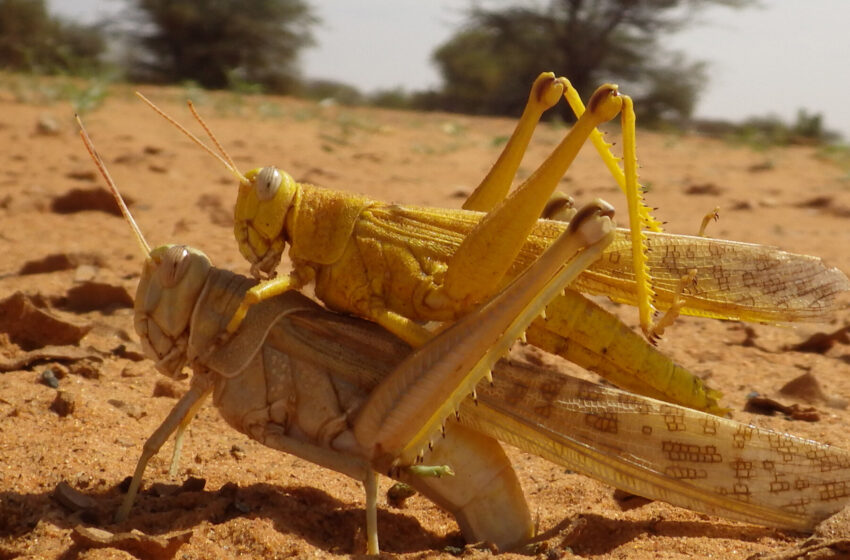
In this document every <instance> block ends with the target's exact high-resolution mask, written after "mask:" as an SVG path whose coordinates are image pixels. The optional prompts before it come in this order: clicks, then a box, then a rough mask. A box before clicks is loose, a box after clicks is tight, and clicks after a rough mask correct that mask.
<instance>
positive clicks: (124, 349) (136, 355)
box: [112, 344, 145, 377]
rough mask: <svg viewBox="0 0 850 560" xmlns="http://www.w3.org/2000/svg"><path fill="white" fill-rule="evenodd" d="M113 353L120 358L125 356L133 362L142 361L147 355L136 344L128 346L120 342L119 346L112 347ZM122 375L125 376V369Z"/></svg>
mask: <svg viewBox="0 0 850 560" xmlns="http://www.w3.org/2000/svg"><path fill="white" fill-rule="evenodd" d="M112 353H113V354H115V355H116V356H118V357H119V358H125V359H127V360H130V361H133V362H141V361H142V360H144V359H145V355H144V354H142V352H141V350H139V349H138V346H137V345H136V344H132V345H131V346H130V347H128V346H127V345H126V344H119V345H118V346H116V347H115V348H113V349H112ZM124 369H127V368H124ZM121 375H122V377H124V372H123V371H122V372H121Z"/></svg>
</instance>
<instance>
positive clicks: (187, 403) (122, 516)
mask: <svg viewBox="0 0 850 560" xmlns="http://www.w3.org/2000/svg"><path fill="white" fill-rule="evenodd" d="M196 379H198V378H197V377H195V378H193V379H192V380H193V384H192V386H191V387H189V391H187V392H186V394H185V395H183V397H182V398H181V399H180V400H179V401H177V404H176V405H175V406H174V408H172V409H171V412H169V413H168V416H166V418H165V420H163V422H162V424H160V426H159V428H157V429H156V431H155V432H154V433H153V434H151V436H150V437H149V438H148V439H147V441H145V445H144V447H143V449H142V455H141V456H140V457H139V462H138V463H136V470H135V471H134V472H133V480H132V481H131V482H130V488H129V489H128V490H127V494H126V495H125V496H124V501H123V502H121V507H120V508H118V511H117V512H116V513H115V521H116V522H118V523H120V522H122V521H124V520H126V519H127V516H128V515H129V514H130V508H131V507H133V501H134V500H135V499H136V494H137V493H138V491H139V487H140V486H141V484H142V476H144V474H145V468H146V467H147V465H148V461H150V460H151V457H153V456H154V455H156V453H157V452H158V451H159V449H160V448H161V447H162V446H163V444H165V442H166V441H168V438H169V437H171V434H173V433H174V432H175V430H177V429H178V428H181V429H183V428H185V424H188V422H189V421H190V420H191V419H192V417H193V416H194V415H195V412H197V409H198V407H199V406H200V404H201V403H202V402H203V401H204V399H205V398H206V397H207V395H209V394H210V392H211V391H212V387H206V386H205V385H203V384H200V383H194V381H195V380H196ZM178 456H179V448H177V447H175V455H174V456H173V461H172V463H173V462H174V461H176V459H177V457H178Z"/></svg>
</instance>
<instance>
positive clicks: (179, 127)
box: [136, 91, 250, 185]
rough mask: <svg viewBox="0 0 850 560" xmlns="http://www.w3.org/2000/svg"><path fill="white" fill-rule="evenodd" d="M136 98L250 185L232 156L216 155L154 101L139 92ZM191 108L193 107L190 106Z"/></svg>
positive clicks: (241, 180) (216, 142)
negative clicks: (237, 167)
mask: <svg viewBox="0 0 850 560" xmlns="http://www.w3.org/2000/svg"><path fill="white" fill-rule="evenodd" d="M136 97H138V98H139V99H141V100H142V101H144V102H145V103H147V105H148V107H150V108H151V109H153V110H154V111H156V113H157V114H158V115H159V116H160V117H162V118H164V119H165V120H167V121H168V122H170V123H171V124H172V125H173V126H174V127H176V128H177V130H179V131H180V132H182V133H183V134H185V135H186V136H187V137H188V138H189V140H191V141H192V142H194V143H195V144H197V145H198V146H200V147H201V148H203V149H204V150H205V151H206V152H207V153H208V154H210V155H211V156H213V157H214V158H215V159H217V160H218V161H220V162H221V163H222V165H224V167H225V168H226V169H227V170H228V171H230V173H231V174H232V175H233V176H234V177H236V178H237V179H239V182H240V183H242V184H243V185H247V184H250V181H249V180H248V179H247V178H246V177H245V176H244V175H242V173H240V172H239V170H238V169H236V165H234V164H233V160H231V159H230V156H227V159H225V158H223V157H221V156H220V155H219V154H217V153H216V151H215V150H213V149H212V148H210V147H209V146H207V145H206V144H204V143H203V141H202V140H201V139H200V138H198V137H197V136H195V135H194V134H192V133H191V132H189V130H188V129H187V128H186V127H184V126H183V125H182V124H180V123H179V122H177V121H176V120H175V119H174V118H172V117H171V116H169V115H168V114H166V113H165V111H163V110H162V109H160V108H159V107H157V106H156V105H154V103H153V101H151V100H150V99H148V98H147V97H145V96H144V95H142V94H141V93H140V92H138V91H137V92H136ZM190 107H191V105H190ZM193 112H194V111H193ZM203 126H204V130H206V131H207V134H209V135H210V137H212V138H213V142H215V144H216V146H217V147H218V149H219V150H221V149H222V148H221V146H219V144H218V141H217V140H215V137H213V136H212V134H211V133H210V131H209V130H208V129H207V127H206V125H203ZM223 151H224V150H222V152H223Z"/></svg>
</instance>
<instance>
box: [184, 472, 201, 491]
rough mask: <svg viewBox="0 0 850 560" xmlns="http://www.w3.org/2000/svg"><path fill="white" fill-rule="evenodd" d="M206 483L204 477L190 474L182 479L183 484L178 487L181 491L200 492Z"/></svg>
mask: <svg viewBox="0 0 850 560" xmlns="http://www.w3.org/2000/svg"><path fill="white" fill-rule="evenodd" d="M206 485H207V480H206V479H205V478H198V477H196V476H190V477H189V478H187V479H186V480H184V481H183V485H182V486H181V487H180V490H181V491H182V492H201V491H203V489H204V488H205V487H206Z"/></svg>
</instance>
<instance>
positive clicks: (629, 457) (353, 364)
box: [81, 131, 850, 553]
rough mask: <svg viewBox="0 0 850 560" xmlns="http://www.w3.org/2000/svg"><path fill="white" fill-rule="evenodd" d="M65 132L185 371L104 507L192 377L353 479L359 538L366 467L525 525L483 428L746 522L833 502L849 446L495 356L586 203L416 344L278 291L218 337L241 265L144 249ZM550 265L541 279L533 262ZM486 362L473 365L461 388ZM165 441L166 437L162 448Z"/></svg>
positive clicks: (598, 234)
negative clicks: (488, 295) (138, 254)
mask: <svg viewBox="0 0 850 560" xmlns="http://www.w3.org/2000/svg"><path fill="white" fill-rule="evenodd" d="M81 134H82V137H83V139H84V141H85V142H86V146H87V148H88V149H89V151H90V153H91V154H92V157H93V158H94V159H95V162H96V163H97V165H98V167H99V169H100V170H101V173H102V174H103V176H104V178H105V179H106V182H107V184H108V185H109V187H110V189H112V191H113V193H114V195H115V197H116V199H117V200H118V201H119V205H120V206H121V208H122V211H123V212H124V214H125V216H126V218H127V220H128V223H130V224H131V226H132V227H133V229H134V231H135V233H136V236H137V239H138V241H139V245H140V247H141V248H142V251H143V253H144V254H145V255H146V260H145V265H144V268H143V272H142V275H141V279H140V282H139V288H138V291H137V294H136V304H135V311H136V317H135V324H136V330H137V332H138V333H139V335H140V337H141V339H142V343H143V347H144V349H145V353H146V354H147V355H148V357H150V358H151V359H153V360H154V361H155V363H156V367H157V369H158V370H159V371H160V372H162V373H164V374H165V375H168V376H171V377H175V376H177V375H179V374H180V373H181V371H182V369H183V367H184V366H186V365H188V366H191V367H192V368H193V370H194V372H195V375H194V376H193V377H192V379H191V384H190V389H189V391H188V392H187V393H186V395H185V396H184V397H183V398H181V399H180V401H179V402H178V404H177V405H176V406H175V408H174V409H173V410H172V412H171V413H170V414H169V415H168V417H167V418H166V419H165V421H164V422H163V424H162V425H161V426H160V427H159V428H158V429H157V430H156V432H155V433H154V434H153V435H152V436H151V437H150V438H149V439H148V441H147V442H146V443H145V446H144V451H143V453H142V456H141V457H140V459H139V463H138V466H137V468H136V471H135V474H134V477H133V482H132V484H131V487H130V490H129V492H128V494H127V496H126V498H125V500H124V502H123V504H122V506H121V509H120V510H119V516H121V517H125V516H126V515H127V513H128V512H129V510H130V508H131V506H132V502H133V500H134V498H135V494H136V492H137V490H138V488H139V485H140V483H141V479H142V476H143V473H144V470H145V466H146V464H147V461H148V460H149V459H150V458H151V457H152V456H153V455H154V454H155V453H156V452H157V451H158V450H159V449H160V447H161V446H162V445H163V444H164V443H165V441H166V440H167V439H168V438H169V437H170V435H171V434H172V433H174V432H175V431H176V432H177V439H178V441H179V439H180V437H181V435H182V433H183V430H185V428H186V426H187V425H188V423H189V422H190V420H191V418H192V417H193V415H194V413H195V412H196V411H197V409H198V408H199V406H200V404H201V403H202V401H203V400H204V398H205V397H206V396H207V395H209V394H212V395H213V400H214V403H215V404H216V406H217V407H218V409H219V410H220V411H221V414H222V416H223V417H224V418H225V419H226V420H227V422H228V423H230V424H231V425H232V426H233V427H234V428H236V429H237V430H240V431H241V432H243V433H245V434H247V435H248V436H250V437H251V438H253V439H256V440H257V441H260V442H262V443H264V444H265V445H268V446H270V447H272V448H275V449H279V450H282V451H287V452H290V453H293V454H296V455H299V456H301V457H302V458H305V459H307V460H309V461H312V462H315V463H318V464H320V465H323V466H325V467H328V468H331V469H335V470H337V471H340V472H342V473H345V474H347V475H349V476H352V477H354V478H356V479H359V480H361V481H363V483H364V487H365V489H366V518H367V519H366V525H367V537H368V538H367V543H368V550H369V552H370V553H377V551H378V535H377V524H376V508H377V505H376V481H375V473H374V471H375V470H376V469H377V470H379V471H381V472H390V473H391V474H392V475H393V476H396V477H397V478H400V479H403V480H405V481H407V482H409V483H411V484H413V485H414V486H415V487H416V488H417V489H419V490H420V491H421V492H423V494H424V495H426V496H427V497H429V498H430V499H431V500H433V501H434V502H435V503H437V504H438V505H440V506H441V507H443V508H446V509H448V510H449V511H450V512H451V513H452V514H454V515H455V517H456V519H457V520H458V523H459V525H460V527H461V529H462V531H463V533H464V535H465V537H466V538H467V539H468V540H471V541H480V540H485V541H489V542H492V543H495V544H496V545H498V546H500V547H501V548H502V549H504V548H507V547H511V546H515V545H517V544H519V543H521V542H523V541H525V540H526V539H528V538H530V537H531V536H532V535H533V531H534V528H533V523H532V519H531V515H530V513H529V509H528V506H527V504H526V502H525V499H524V497H523V494H522V489H521V488H520V486H519V483H518V481H517V479H516V476H515V474H514V473H513V470H512V469H511V467H510V463H509V462H508V461H507V458H506V456H505V454H504V452H503V451H502V449H501V447H500V446H499V444H498V442H497V441H496V440H501V441H504V442H508V443H510V444H512V445H515V446H517V447H519V448H521V449H523V450H525V451H528V452H531V453H535V454H537V455H540V456H541V457H544V458H546V459H548V460H551V461H554V462H556V463H559V464H562V465H565V466H567V467H568V468H570V469H573V470H576V471H578V472H581V473H584V474H588V475H590V476H594V477H596V478H598V479H600V480H603V481H606V482H609V483H611V484H613V485H615V486H617V487H620V488H623V489H625V490H628V491H630V492H634V493H637V494H639V495H643V496H647V497H650V498H657V499H662V500H666V501H668V502H671V503H673V504H677V505H681V506H684V507H688V508H691V509H695V510H698V511H703V512H707V513H713V514H718V515H722V516H726V517H730V518H733V519H739V520H745V521H749V522H756V523H763V524H767V525H773V526H778V527H785V528H793V529H798V530H808V529H811V528H812V527H813V526H814V524H815V523H817V522H818V521H820V520H822V519H823V518H825V517H827V516H828V515H830V514H831V513H833V512H835V511H837V510H838V509H840V508H841V507H842V506H843V505H844V504H846V503H848V502H850V493H848V492H846V488H848V487H850V453H848V452H846V451H844V450H841V449H839V448H836V447H831V446H827V445H822V444H819V443H817V442H814V441H811V440H804V439H800V438H797V437H794V436H791V435H788V434H782V433H777V432H772V431H770V430H763V429H759V428H757V427H755V426H751V425H750V426H748V425H744V424H740V423H738V422H734V421H731V420H727V419H723V418H718V417H715V416H712V415H708V414H705V413H701V412H697V411H693V410H690V409H687V408H683V407H679V406H675V405H670V404H666V403H663V402H659V401H656V400H653V399H649V398H646V397H642V396H638V395H632V394H628V393H625V392H623V391H619V390H616V389H610V388H604V387H601V386H598V385H595V384H592V383H588V382H584V381H579V380H576V379H573V378H570V377H569V376H565V375H562V374H560V373H558V372H556V371H552V370H546V369H543V368H540V367H534V366H529V365H523V364H518V363H514V362H511V361H510V360H500V361H498V363H497V362H496V360H497V359H498V356H499V355H501V354H502V353H503V352H504V351H505V350H506V349H507V348H508V347H509V346H510V344H511V342H512V340H513V339H514V338H515V337H516V336H517V334H519V332H521V330H522V328H524V326H526V325H527V324H528V322H529V321H530V317H533V316H534V314H536V313H538V312H540V310H542V308H543V304H541V303H539V301H540V298H538V297H536V296H538V295H539V293H540V292H544V293H548V294H549V295H551V294H553V293H557V292H558V291H559V290H560V289H561V288H560V286H561V285H562V284H563V283H564V282H565V281H568V277H569V276H570V275H574V274H576V273H577V272H578V270H579V269H580V268H582V267H584V266H586V265H587V263H588V261H590V260H592V259H594V258H597V257H598V256H599V254H600V253H601V252H602V251H601V249H602V247H603V246H604V244H605V243H606V242H608V241H610V239H611V237H612V231H613V227H612V225H611V222H610V220H609V218H608V215H609V214H610V211H609V210H608V209H606V207H605V206H604V205H598V204H594V205H590V206H588V207H587V209H586V210H583V211H581V212H579V215H578V216H577V218H576V219H574V220H573V223H572V226H571V227H570V229H569V230H568V232H569V233H568V234H566V235H564V236H562V237H561V238H560V239H559V241H558V242H557V243H555V244H553V245H552V247H551V248H550V249H548V250H547V251H546V252H545V253H544V254H543V255H542V256H541V258H540V259H538V261H537V262H536V263H535V264H534V265H533V266H532V267H530V268H529V272H528V273H525V274H523V275H520V276H519V277H518V278H517V279H516V280H515V281H514V282H513V283H511V284H510V286H509V287H508V288H506V289H505V290H503V291H501V292H500V293H499V294H497V295H496V296H495V297H494V298H493V299H491V300H489V301H488V302H487V303H486V304H485V305H484V306H483V307H481V308H480V309H479V310H477V311H476V312H474V313H472V314H468V315H466V316H465V317H464V318H462V319H460V321H458V322H457V323H455V324H454V325H453V326H451V327H449V328H448V329H446V330H445V331H443V332H442V333H441V334H440V335H439V336H437V337H436V338H434V339H433V340H431V341H429V342H428V343H427V344H426V345H424V346H423V347H421V348H419V349H414V350H411V349H410V348H409V346H407V345H406V344H405V343H404V342H403V341H401V340H399V339H398V338H396V337H395V336H393V335H392V334H390V333H388V332H387V331H385V330H384V329H382V328H381V327H379V326H377V325H374V324H372V323H369V322H366V321H363V320H358V319H356V318H352V317H345V316H341V315H337V314H335V313H332V312H330V311H327V310H325V309H322V308H321V307H319V306H317V305H316V304H315V303H313V302H311V301H310V300H308V299H307V298H305V297H304V296H303V295H301V294H300V293H298V292H295V291H289V292H287V293H285V294H283V295H280V296H277V297H275V298H271V299H269V300H266V301H264V302H262V303H259V304H258V305H255V306H253V307H252V309H251V310H250V311H249V313H248V314H247V316H246V319H245V321H244V323H243V325H242V327H241V328H240V329H239V331H238V332H237V333H235V334H234V335H232V336H226V337H225V338H224V339H222V334H223V333H225V332H226V325H227V323H228V321H229V319H230V317H231V315H232V313H233V312H234V310H235V309H236V308H237V307H238V305H239V303H240V301H241V299H242V297H243V296H244V294H245V292H246V291H247V290H248V289H250V287H251V286H252V285H253V284H254V283H255V281H252V280H250V279H248V278H245V277H242V276H238V275H236V274H233V273H230V272H228V271H225V270H221V269H217V268H214V267H212V265H211V264H210V262H209V260H208V259H207V258H206V257H205V256H204V255H203V254H202V253H200V252H199V251H196V250H193V249H189V248H187V247H183V246H175V245H169V246H163V247H159V248H157V249H154V250H150V248H149V246H148V244H147V243H146V242H145V241H144V238H143V237H142V235H141V233H140V232H139V230H138V227H137V226H135V223H134V222H133V221H132V218H131V216H130V213H129V211H128V210H127V208H126V206H125V205H124V204H123V201H121V199H120V195H119V194H118V191H117V189H116V187H115V185H114V183H113V182H112V180H111V178H110V177H109V174H108V172H107V171H106V167H105V165H104V164H103V162H102V160H101V159H100V158H99V156H97V154H96V152H95V150H94V147H93V145H92V144H91V140H90V139H89V138H88V136H87V135H86V134H85V131H82V133H81ZM576 233H579V234H580V235H575V234H576ZM582 236H584V237H583V239H581V240H580V239H577V237H582ZM588 243H590V245H589V246H587V247H586V248H585V249H583V250H582V251H581V252H580V253H579V254H578V256H577V257H575V258H574V259H573V260H571V261H570V262H568V264H567V265H562V262H563V257H564V256H565V255H569V254H572V253H574V251H575V250H576V248H577V247H580V246H586V245H587V244H588ZM558 251H560V252H561V253H563V254H562V255H557V254H556V252H558ZM553 269H554V270H560V272H559V273H558V274H559V275H560V276H562V277H561V278H559V279H558V280H557V281H549V280H548V279H549V278H550V277H551V274H549V273H550V272H551V271H552V270H553ZM544 273H545V274H544ZM542 276H545V278H542ZM544 285H545V288H543V289H541V286H544ZM528 305H531V307H528ZM517 313H519V314H521V316H519V317H517V316H516V315H515V314H517ZM494 364H495V369H494V374H495V375H494V378H493V380H492V381H491V383H489V384H487V383H483V384H481V386H479V387H477V395H475V397H467V396H466V395H467V393H468V392H469V391H470V390H472V391H476V388H475V384H476V381H477V380H478V379H480V378H481V377H484V376H486V375H487V373H488V371H489V369H490V367H491V366H493V365H494ZM473 398H475V402H472V401H473ZM453 412H454V414H453ZM441 432H442V437H441ZM494 438H495V439H494ZM178 452H179V445H175V456H174V462H176V460H177V453H178ZM422 463H424V464H427V465H445V467H442V468H440V469H438V470H437V472H440V473H447V472H449V470H450V469H452V470H453V471H454V473H455V474H454V476H446V477H443V478H428V477H425V476H424V474H423V473H425V472H427V470H422V469H412V468H409V467H410V466H412V465H416V464H422ZM744 465H746V468H744V467H743V466H744Z"/></svg>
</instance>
